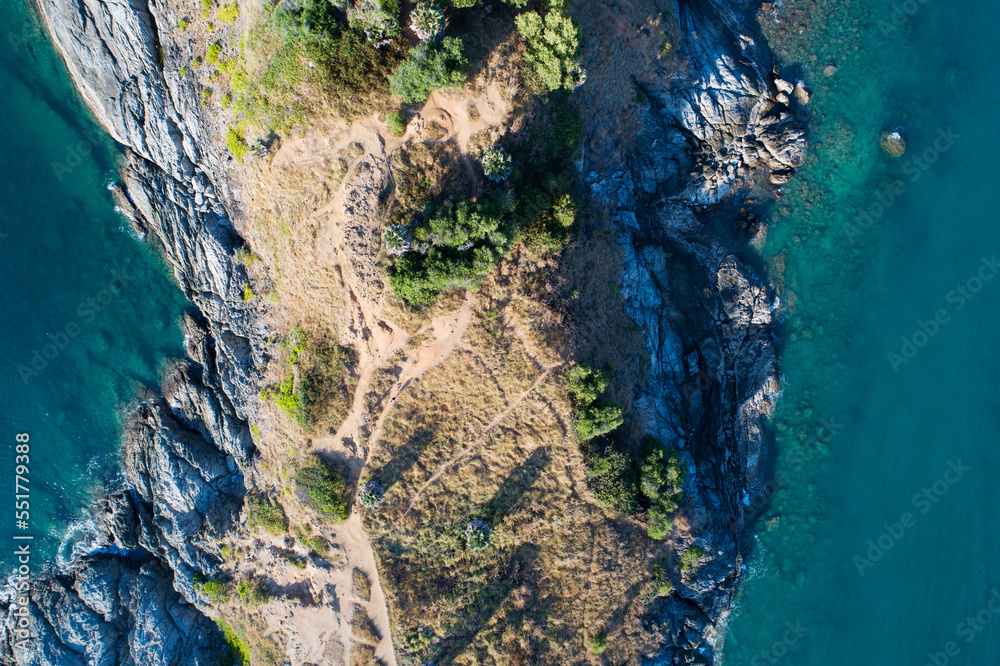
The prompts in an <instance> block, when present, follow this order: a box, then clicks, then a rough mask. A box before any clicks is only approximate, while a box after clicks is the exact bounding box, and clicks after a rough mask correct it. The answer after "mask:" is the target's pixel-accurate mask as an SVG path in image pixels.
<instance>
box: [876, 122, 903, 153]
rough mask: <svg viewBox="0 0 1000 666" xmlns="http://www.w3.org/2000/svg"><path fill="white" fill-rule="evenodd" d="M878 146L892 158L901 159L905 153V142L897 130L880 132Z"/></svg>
mask: <svg viewBox="0 0 1000 666" xmlns="http://www.w3.org/2000/svg"><path fill="white" fill-rule="evenodd" d="M879 145H880V146H881V147H882V150H884V151H885V152H886V153H887V154H889V155H890V156H892V157H902V155H903V153H905V152H906V141H905V140H904V139H903V135H902V134H900V132H899V130H898V129H894V130H891V131H889V130H886V131H885V132H882V136H881V137H880V138H879Z"/></svg>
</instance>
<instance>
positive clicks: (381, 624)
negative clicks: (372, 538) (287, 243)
mask: <svg viewBox="0 0 1000 666" xmlns="http://www.w3.org/2000/svg"><path fill="white" fill-rule="evenodd" d="M508 110H509V105H508V103H507V102H506V101H505V99H504V97H503V95H502V94H501V93H500V92H499V90H498V89H497V87H496V86H494V85H491V86H489V87H487V88H486V89H485V90H484V91H483V92H482V93H481V94H480V95H479V96H478V97H476V98H475V99H469V98H466V97H457V98H453V97H449V96H446V95H443V94H441V93H440V92H435V93H432V94H431V95H430V97H429V98H428V100H427V102H426V103H425V104H424V106H423V107H422V109H421V110H420V112H419V113H417V114H416V116H415V117H414V118H412V119H411V120H410V122H409V124H408V126H407V129H406V132H405V133H404V135H403V136H400V137H395V136H393V135H392V134H391V133H390V132H389V130H388V127H387V126H386V125H385V124H384V123H382V122H380V121H379V119H378V117H377V116H372V117H369V118H362V119H360V120H357V121H354V122H353V123H351V124H350V125H349V126H343V127H341V128H340V129H338V130H337V131H335V132H326V133H320V134H318V135H316V136H309V137H302V138H298V139H294V140H291V141H289V142H287V143H285V144H284V145H283V146H282V147H281V149H279V151H278V153H277V154H276V155H275V157H274V160H273V162H272V165H273V166H274V167H277V168H283V167H300V168H301V167H315V166H316V165H321V164H323V163H324V161H325V160H329V159H331V158H333V157H335V156H338V155H342V154H345V151H346V152H348V153H349V152H350V148H351V146H352V144H357V145H359V146H360V147H361V149H362V151H363V154H362V155H361V156H360V157H358V158H355V159H353V160H351V161H350V164H349V167H348V169H347V172H346V174H344V177H343V180H342V181H341V183H340V186H339V187H338V188H337V190H336V191H335V192H333V196H332V198H331V200H330V202H329V203H328V204H327V205H326V206H325V207H324V208H322V209H321V210H317V211H315V212H314V213H313V215H314V216H315V217H316V218H317V219H319V220H321V221H322V223H321V229H320V232H319V234H318V235H317V237H316V243H315V260H316V261H317V262H319V263H321V264H324V265H329V266H339V268H340V271H341V275H342V278H343V282H344V292H345V293H344V302H345V303H346V304H347V312H346V313H345V319H346V323H345V324H344V326H343V327H342V328H343V330H342V331H341V343H342V344H349V345H351V346H353V347H354V348H355V349H356V351H357V352H358V384H357V387H356V390H355V393H354V397H353V399H352V403H351V408H350V411H349V413H348V414H347V417H346V418H345V419H344V421H343V422H342V423H341V424H340V426H339V427H338V429H337V432H336V433H335V434H334V435H333V436H329V437H321V438H317V439H314V440H313V441H312V444H311V448H312V450H314V451H317V452H323V453H326V454H329V455H331V456H333V457H335V458H337V459H339V460H342V461H343V462H344V463H345V464H346V465H347V466H348V469H349V470H350V473H351V474H352V476H353V478H355V479H357V478H360V477H361V475H362V474H363V470H364V466H365V464H367V462H368V461H369V460H371V457H372V454H373V452H374V451H375V450H376V446H377V445H378V441H379V439H380V437H381V435H382V429H383V427H384V425H385V422H386V420H387V419H388V417H389V415H390V413H391V411H392V409H393V407H394V406H395V399H396V398H397V397H398V396H399V395H400V394H401V393H402V392H403V391H405V390H406V389H407V388H408V387H409V386H410V385H411V384H412V383H413V382H416V381H418V380H419V379H420V377H421V376H423V375H424V374H425V373H427V372H428V371H430V370H432V369H433V368H435V367H437V366H438V365H439V364H440V363H441V362H442V361H444V360H445V359H446V358H447V357H448V356H449V355H450V354H451V353H452V352H453V351H454V350H455V349H457V348H458V347H459V345H460V344H461V340H462V338H463V336H464V335H465V332H466V330H468V327H469V324H470V322H471V321H472V314H473V304H474V302H475V296H474V295H473V294H472V293H469V294H468V295H467V297H466V299H465V301H464V302H463V304H462V306H461V307H460V308H459V309H458V310H457V311H454V312H449V313H445V314H442V315H439V316H437V317H435V318H434V319H433V320H432V321H431V322H430V323H428V324H427V325H425V326H423V327H422V328H421V329H420V330H418V331H416V332H415V333H414V334H413V335H410V334H408V333H407V332H406V330H405V329H404V328H403V327H402V326H399V325H397V324H395V323H394V322H392V321H391V320H389V319H388V318H387V317H385V316H383V314H382V309H383V308H382V305H383V301H384V300H385V298H386V296H387V289H388V288H387V287H386V286H382V288H381V290H379V289H373V288H372V285H373V284H380V283H381V279H380V278H379V275H380V271H379V270H377V269H375V265H374V263H373V260H374V258H375V257H374V255H372V254H371V253H370V252H371V250H372V249H374V250H376V252H375V254H377V253H378V251H379V250H380V248H371V247H369V249H368V252H369V254H367V255H364V252H365V248H364V247H363V246H360V245H358V240H357V239H358V238H363V237H365V236H366V235H367V236H368V237H374V238H379V239H380V238H381V235H380V234H381V229H380V227H381V221H380V219H379V215H378V199H379V192H380V191H381V189H382V186H383V185H382V179H383V178H386V177H388V175H389V173H388V167H389V160H390V157H391V155H392V153H393V152H394V151H395V150H397V149H399V148H400V147H401V146H403V145H404V144H406V143H409V142H424V141H430V140H431V139H430V136H429V135H430V134H431V133H432V127H431V126H432V124H433V125H437V126H439V127H441V128H442V129H443V130H444V131H445V136H443V137H441V138H439V139H434V141H454V142H455V143H456V144H457V145H458V147H459V149H460V151H461V155H462V161H463V163H464V166H465V168H466V169H467V170H468V171H469V172H470V174H471V176H472V178H471V182H472V183H476V182H477V181H478V173H479V172H478V167H476V166H475V165H474V164H473V161H472V160H471V159H470V158H469V155H468V154H467V151H468V148H469V143H470V140H471V138H472V137H473V136H474V135H475V134H476V133H478V132H480V131H482V130H486V129H489V128H492V127H497V126H499V125H500V124H501V123H502V122H503V120H504V118H505V117H506V115H507V113H508ZM359 248H360V251H361V252H362V255H359V254H358V252H359ZM359 259H361V261H359ZM428 331H430V332H432V333H433V338H432V340H430V341H429V342H428V343H427V344H425V345H423V346H421V347H420V348H419V349H416V350H413V351H411V352H410V353H409V354H408V355H407V356H406V357H404V358H403V360H402V361H401V362H400V363H399V365H398V366H397V368H398V373H399V374H398V376H397V379H396V381H395V382H394V383H393V385H392V386H391V387H390V389H389V392H388V397H389V400H388V401H387V402H385V403H384V406H383V407H382V410H381V413H379V414H378V416H377V418H375V419H374V422H372V416H373V415H370V414H366V413H365V397H366V396H367V395H368V393H369V390H370V387H371V383H372V380H373V378H374V376H375V373H377V372H379V371H380V370H382V369H383V368H384V367H385V366H386V365H387V364H388V363H389V361H390V360H391V359H392V358H393V357H394V356H396V355H397V354H398V353H399V352H401V351H403V350H404V349H406V347H407V345H409V344H410V343H411V342H412V340H413V339H415V338H417V337H419V336H421V335H422V334H424V333H426V332H428ZM540 380H541V378H540ZM511 408H512V409H513V406H512V407H511ZM365 431H366V432H367V441H365V438H364V437H362V434H363V432H365ZM362 442H364V444H362ZM332 532H333V536H332V541H333V542H334V543H335V544H337V546H339V547H340V549H341V552H343V554H344V556H345V558H346V569H345V571H347V572H350V571H351V570H352V569H353V568H357V569H359V570H361V571H363V572H365V573H366V574H367V575H368V577H369V579H370V581H371V585H372V590H371V599H370V601H364V600H359V599H357V598H356V597H354V596H353V595H352V593H351V591H350V585H344V584H343V583H342V584H340V585H335V586H334V587H335V588H336V593H335V596H336V597H337V599H336V601H337V603H338V604H339V612H337V613H336V615H337V617H338V622H337V623H335V625H334V626H329V624H330V623H329V621H328V619H327V620H322V619H321V618H319V617H318V616H317V617H305V616H304V618H303V620H302V621H303V622H306V623H312V624H314V625H315V624H316V623H317V622H319V625H320V626H319V627H318V626H308V627H302V630H303V631H304V632H306V633H309V632H312V633H315V632H316V631H319V630H320V628H322V631H323V632H325V633H329V632H332V633H334V634H336V635H337V636H338V638H339V639H340V641H341V642H342V644H343V645H344V647H345V648H346V654H344V655H343V658H344V660H345V663H347V662H349V659H350V658H349V653H350V648H351V646H352V645H353V644H354V643H355V642H356V641H355V640H354V638H353V636H352V632H351V627H350V618H351V615H352V613H353V609H354V607H355V606H356V605H357V606H361V607H363V608H364V609H365V610H366V611H367V613H368V616H369V618H370V619H371V620H372V622H373V623H374V624H375V626H376V627H377V628H378V631H379V633H380V635H381V636H382V640H381V642H380V643H379V645H378V646H377V648H376V656H377V657H378V658H380V659H381V660H382V661H383V662H384V663H385V664H386V665H387V666H396V657H395V651H394V649H393V641H392V636H391V632H390V622H389V613H388V608H387V606H386V602H385V594H384V592H383V590H382V586H381V583H380V580H379V576H378V568H377V565H376V561H375V556H374V553H373V551H372V548H371V544H370V542H369V540H368V536H367V535H366V534H365V532H364V530H363V528H362V525H361V520H360V518H359V517H358V516H357V514H354V515H352V516H351V517H350V518H349V519H348V520H347V521H346V522H344V523H341V524H340V525H336V526H334V527H333V529H332ZM324 617H325V616H324ZM288 621H289V622H298V620H297V619H295V618H288ZM331 663H332V662H331Z"/></svg>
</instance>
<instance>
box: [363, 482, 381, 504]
mask: <svg viewBox="0 0 1000 666" xmlns="http://www.w3.org/2000/svg"><path fill="white" fill-rule="evenodd" d="M384 498H385V490H384V489H383V488H382V484H381V483H379V482H378V481H375V480H372V481H369V482H368V483H366V484H365V485H364V486H362V488H361V490H359V491H358V503H359V504H361V506H363V507H365V508H368V509H374V508H376V507H378V505H380V504H381V503H382V500H383V499H384Z"/></svg>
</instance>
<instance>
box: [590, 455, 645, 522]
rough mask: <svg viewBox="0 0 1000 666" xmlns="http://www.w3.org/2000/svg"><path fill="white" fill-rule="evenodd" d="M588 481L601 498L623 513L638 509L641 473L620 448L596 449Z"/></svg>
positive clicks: (598, 497)
mask: <svg viewBox="0 0 1000 666" xmlns="http://www.w3.org/2000/svg"><path fill="white" fill-rule="evenodd" d="M587 485H588V486H590V489H591V490H592V491H593V493H594V496H595V497H597V499H598V500H599V501H600V502H602V503H604V504H607V505H608V506H610V507H612V508H613V509H617V510H618V511H621V512H622V513H634V512H635V510H636V506H637V502H638V497H639V476H638V474H637V473H636V471H635V469H634V468H633V466H632V461H631V460H630V459H629V458H628V456H626V455H624V454H623V453H621V452H619V451H614V450H609V451H607V452H604V453H596V452H594V453H592V454H591V455H590V457H589V458H588V459H587Z"/></svg>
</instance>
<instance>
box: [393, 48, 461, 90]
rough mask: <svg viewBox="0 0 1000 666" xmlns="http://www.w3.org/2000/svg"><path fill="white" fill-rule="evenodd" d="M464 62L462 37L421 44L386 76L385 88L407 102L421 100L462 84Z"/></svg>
mask: <svg viewBox="0 0 1000 666" xmlns="http://www.w3.org/2000/svg"><path fill="white" fill-rule="evenodd" d="M468 65H469V61H468V59H466V57H465V55H464V54H463V46H462V40H461V39H458V38H457V37H446V38H445V39H443V40H441V41H433V42H428V43H426V44H421V45H420V46H418V47H417V48H415V49H412V50H411V51H410V54H409V55H408V56H407V58H406V60H404V61H403V62H402V63H401V64H400V65H399V68H398V69H397V70H396V72H395V73H394V74H393V75H392V77H390V79H389V88H390V90H392V92H393V94H395V95H396V96H397V97H399V98H400V99H402V100H403V101H404V102H407V103H408V104H415V103H417V102H422V101H424V100H425V99H427V96H428V95H430V94H431V93H432V92H433V91H435V90H439V89H441V88H460V87H462V86H463V85H465V70H466V68H467V67H468Z"/></svg>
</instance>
